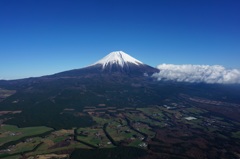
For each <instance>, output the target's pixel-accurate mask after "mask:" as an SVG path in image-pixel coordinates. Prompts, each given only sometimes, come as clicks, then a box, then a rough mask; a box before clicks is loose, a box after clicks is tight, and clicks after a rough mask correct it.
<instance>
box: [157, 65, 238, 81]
mask: <svg viewBox="0 0 240 159" xmlns="http://www.w3.org/2000/svg"><path fill="white" fill-rule="evenodd" d="M157 68H158V69H159V70H160V72H159V73H155V74H153V77H155V78H157V79H158V80H172V81H177V82H190V83H202V82H203V83H211V84H213V83H219V84H236V83H238V84H240V70H238V69H226V68H225V67H223V66H219V65H213V66H209V65H173V64H161V65H158V66H157Z"/></svg>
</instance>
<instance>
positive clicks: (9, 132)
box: [0, 125, 53, 146]
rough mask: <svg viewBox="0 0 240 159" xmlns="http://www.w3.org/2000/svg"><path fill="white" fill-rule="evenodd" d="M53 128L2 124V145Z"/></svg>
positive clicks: (0, 131)
mask: <svg viewBox="0 0 240 159" xmlns="http://www.w3.org/2000/svg"><path fill="white" fill-rule="evenodd" d="M51 130H53V129H52V128H49V127H45V126H38V127H27V128H18V127H17V126H14V125H2V126H1V128H0V146H1V145H3V144H5V143H7V142H10V141H16V140H18V139H21V138H23V137H27V136H34V135H40V134H43V133H45V132H48V131H51Z"/></svg>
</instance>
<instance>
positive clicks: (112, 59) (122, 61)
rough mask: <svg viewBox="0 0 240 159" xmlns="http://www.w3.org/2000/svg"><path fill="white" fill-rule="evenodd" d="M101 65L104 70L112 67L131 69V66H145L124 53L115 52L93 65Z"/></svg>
mask: <svg viewBox="0 0 240 159" xmlns="http://www.w3.org/2000/svg"><path fill="white" fill-rule="evenodd" d="M96 64H101V65H102V68H103V69H104V68H105V67H107V66H111V65H114V64H115V65H119V66H121V67H125V66H127V67H129V64H134V65H143V63H142V62H141V61H139V60H137V59H135V58H133V57H132V56H130V55H128V54H126V53H125V52H123V51H114V52H111V53H110V54H108V55H107V56H105V57H104V58H102V59H101V60H99V61H97V62H96V63H94V64H93V65H96Z"/></svg>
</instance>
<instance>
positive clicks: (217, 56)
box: [0, 0, 240, 79]
mask: <svg viewBox="0 0 240 159" xmlns="http://www.w3.org/2000/svg"><path fill="white" fill-rule="evenodd" d="M239 8H240V1H239V0H225V1H222V0H215V1H212V0H84V1H81V0H0V79H15V78H24V77H30V76H41V75H47V74H53V73H57V72H60V71H65V70H69V69H75V68H81V67H84V66H87V65H89V64H92V63H94V62H96V61H97V60H99V59H100V58H102V57H103V56H105V55H106V54H108V53H110V52H111V51H117V50H122V51H124V52H126V53H128V54H130V55H131V56H133V57H135V58H137V59H139V60H140V61H142V62H144V63H147V64H149V65H151V66H157V65H158V64H161V63H171V64H208V65H216V64H219V65H223V66H224V67H227V68H240V9H239Z"/></svg>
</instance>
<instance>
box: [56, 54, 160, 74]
mask: <svg viewBox="0 0 240 159" xmlns="http://www.w3.org/2000/svg"><path fill="white" fill-rule="evenodd" d="M156 72H159V70H158V69H156V68H153V67H151V66H149V65H146V64H144V63H142V62H141V61H139V60H137V59H135V58H133V57H132V56H130V55H128V54H126V53H124V52H123V51H115V52H111V53H110V54H108V55H107V56H105V57H104V58H102V59H101V60H99V61H97V62H95V63H94V64H92V65H90V66H88V67H84V68H81V69H75V70H70V71H65V72H61V73H58V74H55V75H54V76H57V77H69V76H70V77H78V76H89V75H97V76H98V75H99V74H102V75H103V74H105V75H106V74H107V75H128V76H139V77H143V76H151V75H152V74H153V73H156Z"/></svg>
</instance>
